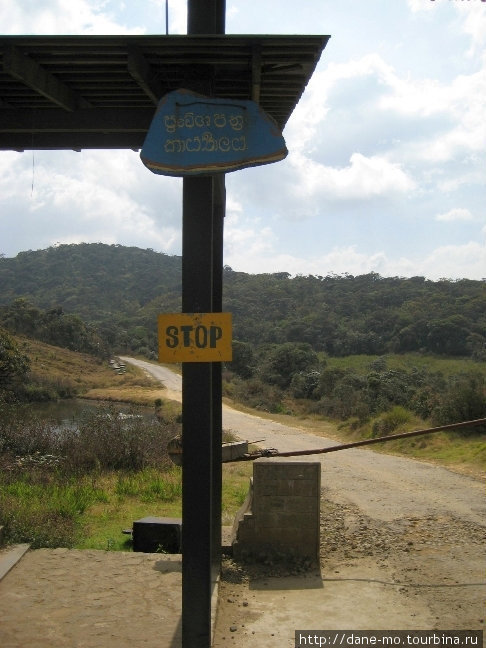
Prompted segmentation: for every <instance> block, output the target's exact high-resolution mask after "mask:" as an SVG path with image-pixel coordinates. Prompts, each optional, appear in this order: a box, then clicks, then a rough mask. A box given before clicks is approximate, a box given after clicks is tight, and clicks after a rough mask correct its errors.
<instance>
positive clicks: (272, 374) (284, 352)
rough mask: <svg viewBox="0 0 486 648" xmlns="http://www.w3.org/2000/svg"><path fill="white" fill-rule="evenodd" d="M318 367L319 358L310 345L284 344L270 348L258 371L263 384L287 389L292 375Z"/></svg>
mask: <svg viewBox="0 0 486 648" xmlns="http://www.w3.org/2000/svg"><path fill="white" fill-rule="evenodd" d="M318 366H319V358H318V357H317V354H316V353H315V352H314V351H313V350H312V347H311V345H310V344H306V343H304V342H300V343H295V342H286V343H285V344H279V345H272V346H271V347H270V349H269V350H268V351H267V353H266V357H265V359H264V361H263V364H262V367H261V370H260V371H261V377H262V379H263V380H264V381H265V382H267V383H269V384H271V385H277V386H278V387H281V388H282V389H287V387H288V386H289V385H290V383H291V382H292V377H293V376H294V374H296V373H299V372H310V371H312V370H313V369H317V367H318Z"/></svg>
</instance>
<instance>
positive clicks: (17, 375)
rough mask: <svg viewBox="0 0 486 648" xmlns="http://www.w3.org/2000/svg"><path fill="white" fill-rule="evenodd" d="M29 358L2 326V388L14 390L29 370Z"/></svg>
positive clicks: (0, 346) (0, 345) (0, 351)
mask: <svg viewBox="0 0 486 648" xmlns="http://www.w3.org/2000/svg"><path fill="white" fill-rule="evenodd" d="M29 366H30V364H29V358H28V357H27V356H26V355H25V354H24V353H22V352H21V350H20V349H19V346H18V344H17V342H16V341H15V340H14V338H13V337H12V336H11V335H10V334H9V333H8V332H7V331H6V330H5V329H2V328H0V390H2V389H3V390H5V389H7V390H12V388H14V387H15V384H16V383H18V382H19V381H20V380H22V379H23V378H24V377H25V375H26V374H27V372H28V371H29Z"/></svg>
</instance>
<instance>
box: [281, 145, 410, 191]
mask: <svg viewBox="0 0 486 648" xmlns="http://www.w3.org/2000/svg"><path fill="white" fill-rule="evenodd" d="M291 164H292V166H293V168H294V172H295V173H296V175H297V181H296V183H295V188H294V191H295V193H296V194H297V195H299V196H300V197H302V198H306V199H312V198H315V197H316V195H319V196H325V197H326V198H328V199H332V200H367V199H369V198H374V197H377V196H384V195H387V194H391V193H396V192H398V193H404V192H407V191H411V190H412V189H413V188H414V187H415V183H414V181H413V179H412V178H411V177H409V176H408V175H407V174H406V173H405V172H404V171H403V170H402V169H401V168H400V165H399V164H395V163H392V162H390V161H388V160H386V159H385V158H383V157H381V156H372V157H366V156H364V155H361V154H360V153H353V154H352V155H351V158H350V164H349V165H348V166H346V167H344V168H333V167H326V166H324V165H322V164H319V163H318V162H314V161H312V160H310V159H309V158H305V157H304V156H301V155H294V156H293V158H292V162H291Z"/></svg>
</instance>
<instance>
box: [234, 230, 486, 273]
mask: <svg viewBox="0 0 486 648" xmlns="http://www.w3.org/2000/svg"><path fill="white" fill-rule="evenodd" d="M262 234H263V232H262ZM259 235H260V234H259V233H257V232H256V231H252V232H250V231H247V232H246V233H245V236H246V239H247V240H246V243H247V247H246V251H245V252H243V251H242V248H241V246H240V245H237V246H235V247H234V249H233V250H231V251H229V253H228V254H225V263H227V264H228V265H230V266H231V267H233V268H234V269H237V270H240V271H243V272H249V273H260V272H278V271H285V272H290V273H291V274H304V275H306V274H313V275H322V276H325V275H328V274H332V273H335V274H345V273H349V274H352V275H360V274H367V273H369V272H377V273H378V274H380V275H382V276H385V277H392V276H398V277H412V276H424V277H427V278H429V279H433V280H437V279H441V278H446V279H462V278H464V277H467V278H470V279H477V280H480V279H482V278H484V277H485V276H486V247H485V246H484V245H481V244H480V243H477V242H475V241H470V242H469V243H466V244H464V245H445V246H441V247H438V248H436V249H433V250H432V251H431V252H429V253H428V254H427V255H426V256H424V257H423V258H412V257H405V256H401V257H391V256H390V255H388V254H387V253H386V252H384V251H383V250H378V251H376V252H374V253H372V254H367V253H365V252H363V251H360V250H359V248H358V246H357V245H350V246H335V247H333V248H332V249H331V250H330V251H329V252H327V253H325V254H322V255H319V256H309V257H306V258H302V257H296V256H294V255H292V254H286V253H281V252H278V251H277V250H276V249H274V247H273V241H272V240H271V239H269V240H267V245H266V248H267V249H266V253H265V254H264V255H262V254H261V253H260V250H258V246H256V247H255V248H253V246H252V239H255V240H256V239H257V237H258V236H259Z"/></svg>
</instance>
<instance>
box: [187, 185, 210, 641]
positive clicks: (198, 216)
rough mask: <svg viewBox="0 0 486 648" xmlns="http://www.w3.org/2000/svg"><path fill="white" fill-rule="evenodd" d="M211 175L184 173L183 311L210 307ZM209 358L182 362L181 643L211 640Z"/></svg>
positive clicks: (204, 309) (203, 310)
mask: <svg viewBox="0 0 486 648" xmlns="http://www.w3.org/2000/svg"><path fill="white" fill-rule="evenodd" d="M212 185H213V182H212V178H211V177H198V178H185V179H184V183H183V227H182V252H183V253H182V310H183V312H185V313H191V312H192V313H197V312H203V313H208V312H211V310H212V292H213V290H212V238H213V228H212V217H213V210H212V205H213V203H212V196H213V191H212ZM212 373H213V368H212V365H211V363H207V362H206V363H205V362H196V363H192V362H189V363H184V364H183V365H182V439H183V444H184V453H183V461H182V646H183V648H209V646H210V645H211V571H212V564H211V562H212V555H213V548H212V546H213V542H212V535H213V523H212V519H213V512H214V504H215V502H214V497H213V462H212V429H213V395H212V384H213V380H212Z"/></svg>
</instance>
